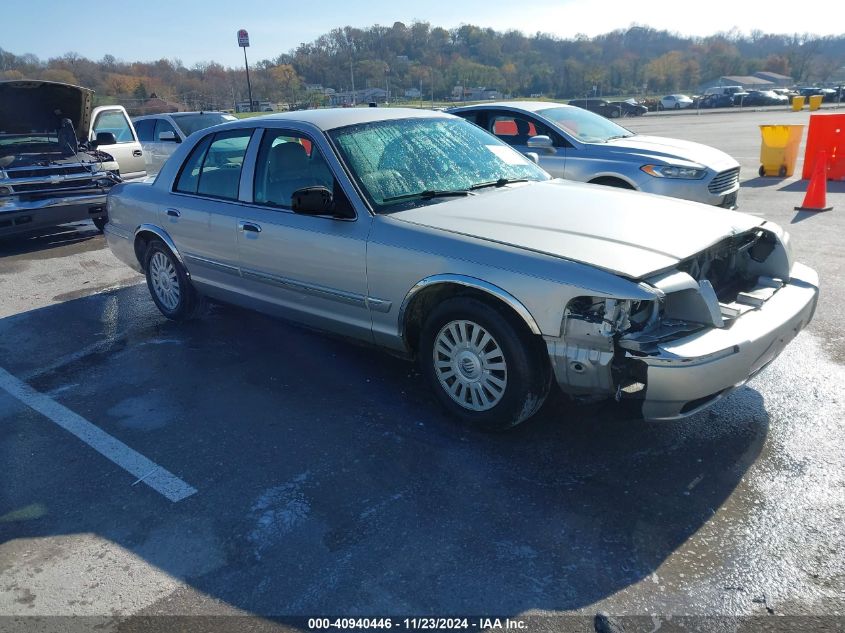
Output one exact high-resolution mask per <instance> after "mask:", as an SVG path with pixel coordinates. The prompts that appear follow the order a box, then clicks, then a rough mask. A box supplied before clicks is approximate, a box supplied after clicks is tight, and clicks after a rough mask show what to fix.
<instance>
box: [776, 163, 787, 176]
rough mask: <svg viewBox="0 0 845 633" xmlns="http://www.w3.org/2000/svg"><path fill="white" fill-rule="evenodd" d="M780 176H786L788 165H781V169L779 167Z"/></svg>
mask: <svg viewBox="0 0 845 633" xmlns="http://www.w3.org/2000/svg"><path fill="white" fill-rule="evenodd" d="M778 176H780V177H781V178H786V165H781V166H780V169H778Z"/></svg>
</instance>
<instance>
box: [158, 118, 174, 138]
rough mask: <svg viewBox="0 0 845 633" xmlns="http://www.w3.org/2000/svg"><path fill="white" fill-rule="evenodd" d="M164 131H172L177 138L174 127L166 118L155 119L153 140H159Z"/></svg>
mask: <svg viewBox="0 0 845 633" xmlns="http://www.w3.org/2000/svg"><path fill="white" fill-rule="evenodd" d="M165 132H173V135H174V136H175V137H176V138H177V139H178V138H179V135H178V134H177V133H176V128H174V127H173V126H172V125H171V124H170V121H168V120H167V119H159V120H158V121H156V128H155V140H156V141H161V135H162V134H163V133H165Z"/></svg>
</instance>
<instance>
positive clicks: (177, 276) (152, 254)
mask: <svg viewBox="0 0 845 633" xmlns="http://www.w3.org/2000/svg"><path fill="white" fill-rule="evenodd" d="M144 271H145V272H146V277H147V288H148V289H149V291H150V295H151V296H152V298H153V301H154V302H155V304H156V307H158V309H159V311H160V312H161V313H162V314H163V315H164V316H166V317H167V318H168V319H172V320H174V321H185V320H187V319H191V318H193V317H195V316H197V315H198V314H199V312H200V310H201V308H202V306H203V305H204V302H203V300H202V297H201V296H200V295H199V294H198V293H197V291H196V290H195V289H194V287H193V285H192V284H191V281H190V279H188V273H187V271H186V270H185V267H184V266H182V264H181V263H180V262H179V260H178V259H176V257H175V256H174V255H173V253H172V252H171V250H170V249H169V248H168V247H167V245H165V243H164V242H162V241H161V240H157V239H156V240H152V241H151V242H150V243H149V245H148V246H147V252H146V255H145V257H144Z"/></svg>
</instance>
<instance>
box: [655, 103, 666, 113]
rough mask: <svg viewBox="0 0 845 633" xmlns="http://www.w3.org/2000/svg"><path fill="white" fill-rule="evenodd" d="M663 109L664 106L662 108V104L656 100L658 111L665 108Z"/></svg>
mask: <svg viewBox="0 0 845 633" xmlns="http://www.w3.org/2000/svg"><path fill="white" fill-rule="evenodd" d="M665 109H666V108H664V107H663V104H662V103H659V102H658V104H657V111H658V112H661V111H662V110H665Z"/></svg>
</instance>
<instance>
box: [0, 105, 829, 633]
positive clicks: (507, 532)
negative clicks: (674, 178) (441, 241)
mask: <svg viewBox="0 0 845 633" xmlns="http://www.w3.org/2000/svg"><path fill="white" fill-rule="evenodd" d="M807 118H808V114H807V113H806V111H805V112H803V113H792V112H787V111H771V110H769V111H765V112H754V111H745V112H742V113H738V112H732V113H729V114H718V115H716V114H709V113H708V114H702V115H696V114H691V113H690V114H684V115H678V116H671V115H670V116H654V115H647V116H645V117H643V118H641V119H625V120H623V121H622V123H623V125H626V126H628V127H630V128H631V129H632V130H635V131H637V132H641V133H648V134H660V135H664V136H675V137H679V138H685V139H689V140H695V141H701V142H705V143H707V144H710V145H713V146H715V147H718V148H720V149H723V150H725V151H727V152H728V153H730V154H732V155H733V156H735V157H736V158H737V159H738V160H739V161H740V163H741V165H742V189H741V192H740V199H739V204H740V210H741V211H744V212H748V213H753V214H756V215H759V216H762V217H765V218H766V219H768V220H771V221H774V222H777V223H779V224H781V225H782V226H784V227H785V228H787V230H789V232H790V233H791V235H792V246H793V249H794V252H795V254H796V258H797V259H798V260H799V261H803V262H805V263H807V264H809V265H810V266H813V267H814V268H816V269H817V270H818V271H819V274H820V277H821V282H822V294H821V299H820V303H819V306H818V310H817V313H816V317H815V320H814V321H813V323H812V324H811V325H810V326H809V327H808V329H807V330H806V331H805V332H803V333H802V334H800V335H799V336H798V337H797V338H796V339H795V341H794V342H793V343H792V344H791V345H790V346H789V347H788V348H787V349H786V351H785V352H784V354H783V355H782V356H781V357H780V358H778V359H777V360H776V361H775V362H774V363H773V364H772V365H771V366H770V367H769V368H768V369H767V370H766V371H765V372H763V373H762V374H761V375H760V376H758V377H757V378H755V379H754V380H752V381H751V382H750V383H749V384H748V385H746V386H745V387H742V388H741V389H739V390H737V391H736V392H734V393H733V394H731V395H730V396H729V397H727V398H725V399H724V400H722V401H720V402H719V403H718V404H717V405H716V406H714V407H713V408H712V409H710V410H708V411H705V412H703V413H701V414H697V415H695V416H693V417H691V418H689V419H686V420H682V421H680V422H673V423H648V422H642V421H632V420H627V419H625V418H624V417H623V416H620V415H619V414H618V412H617V411H616V410H615V409H614V408H613V407H612V406H608V405H604V404H593V405H589V406H584V405H581V406H576V405H574V404H572V403H571V402H569V401H567V400H566V399H565V398H564V397H562V396H560V395H555V396H553V397H551V398H550V399H549V401H548V402H547V404H546V405H545V406H544V408H543V409H542V411H541V413H540V414H539V415H538V416H537V417H536V418H535V419H534V420H532V421H530V422H529V423H527V424H524V425H522V426H520V427H518V428H517V429H515V430H513V431H512V432H509V433H505V434H499V435H483V434H478V433H474V432H469V431H466V430H464V429H462V428H460V427H458V426H456V425H455V424H454V423H453V422H452V421H451V420H450V419H448V418H447V417H445V416H444V415H443V413H442V412H441V411H440V409H439V408H438V406H437V404H436V402H435V401H434V399H433V398H432V396H431V395H430V393H429V392H428V390H427V388H426V386H425V385H424V382H423V380H422V376H421V375H420V374H419V372H418V371H417V369H416V367H415V366H414V365H412V364H410V363H408V362H405V361H403V360H400V359H396V358H393V357H391V356H389V355H387V354H384V353H382V352H380V351H378V350H373V349H370V348H368V347H365V346H361V345H357V344H353V343H350V342H348V341H346V340H343V339H339V338H334V337H328V336H325V335H322V334H318V333H315V332H311V331H308V330H305V329H301V328H298V327H294V326H292V325H289V324H287V323H285V322H283V321H280V320H276V319H272V318H269V317H266V316H263V315H259V314H256V313H252V312H247V311H244V310H240V309H237V308H232V307H226V306H214V307H212V308H211V309H210V311H209V313H208V314H207V315H206V316H205V317H204V318H202V319H200V320H197V321H192V322H189V323H185V324H175V323H172V322H169V321H167V320H166V319H165V318H164V317H162V316H161V315H160V314H159V312H158V311H157V310H156V309H155V306H154V305H153V303H152V301H151V299H150V298H149V294H148V291H147V288H146V286H145V285H144V283H143V280H142V278H141V277H140V276H138V275H136V274H135V273H134V272H132V271H131V270H129V269H127V268H126V267H124V266H123V265H122V264H120V263H119V262H118V261H117V260H116V259H114V258H113V257H112V256H111V254H110V252H109V251H108V249H107V248H106V247H105V244H104V241H103V238H102V237H101V236H100V235H99V234H97V233H96V231H95V230H94V228H93V226H92V225H90V224H89V223H79V224H77V225H72V226H66V227H62V228H61V229H57V230H55V231H44V232H42V233H40V234H37V235H35V236H30V237H28V238H25V239H20V238H18V239H15V240H6V241H3V242H0V297H2V302H1V303H0V464H2V469H0V472H2V478H0V630H4V628H9V629H15V630H22V631H23V630H27V631H28V630H33V627H36V626H40V625H42V624H43V625H44V626H45V627H46V628H45V629H44V630H52V629H54V628H59V627H60V626H63V627H71V626H74V625H79V626H84V627H93V626H97V627H98V628H99V629H100V630H105V631H133V630H140V629H141V628H148V627H150V626H153V627H154V626H156V625H157V626H159V627H161V628H167V627H169V626H170V625H173V623H174V622H176V621H174V620H169V619H167V618H166V617H163V616H200V615H202V616H209V615H212V616H213V615H217V616H224V615H225V616H230V617H229V618H221V619H218V620H213V621H207V620H206V621H201V620H196V619H194V620H191V619H183V620H179V621H178V622H179V626H180V627H181V628H182V629H184V630H193V628H192V627H194V628H196V630H208V629H209V628H210V627H211V626H212V624H215V625H219V624H220V623H221V622H222V623H224V624H223V626H225V627H229V628H231V627H232V626H235V628H237V629H240V630H247V629H249V628H250V627H253V630H259V628H261V627H264V628H267V629H279V630H314V629H315V628H316V623H311V624H314V625H315V626H311V627H309V623H308V620H307V618H309V617H315V616H347V617H352V616H354V617H386V616H392V617H393V618H394V625H393V628H402V629H407V628H414V627H411V626H410V625H409V624H405V625H402V624H401V620H403V619H404V618H405V617H411V616H416V617H420V616H441V617H445V616H450V615H467V616H472V617H473V618H475V619H474V620H471V624H472V625H473V626H471V627H470V628H471V629H472V630H484V629H491V630H492V629H494V628H495V627H494V625H493V624H490V626H484V625H485V622H483V621H482V620H481V619H480V618H481V616H488V615H496V616H499V617H501V618H510V619H511V620H512V621H514V622H520V621H521V622H523V623H524V624H525V623H527V625H526V626H527V627H528V630H564V629H566V630H569V629H571V630H585V631H586V630H592V624H591V619H590V618H591V617H592V616H593V615H594V614H595V613H596V612H598V611H603V612H607V613H610V614H611V615H613V616H614V617H621V618H623V619H622V620H620V621H621V622H622V623H623V624H625V630H626V631H635V630H643V631H651V630H658V628H659V629H660V630H661V631H666V630H680V629H678V628H677V627H678V626H679V623H684V622H687V623H690V627H692V625H693V624H694V623H698V624H697V625H698V626H702V627H704V628H702V629H701V630H717V629H719V628H720V627H721V628H722V630H758V627H763V626H769V625H771V624H772V622H775V623H776V624H775V626H777V625H780V626H782V625H784V623H787V624H789V625H790V626H792V624H794V626H795V627H796V628H803V629H806V630H809V629H808V627H809V626H810V624H809V623H811V622H815V624H814V625H813V626H812V627H811V628H816V629H820V630H821V629H824V627H829V628H828V629H827V630H842V627H843V625H845V620H843V616H845V574H843V570H844V569H845V531H843V517H845V494H843V491H845V451H843V449H842V447H843V444H845V441H844V440H845V432H843V413H842V412H843V409H844V408H845V395H844V394H843V390H842V387H841V385H842V384H843V382H845V381H844V380H843V379H845V370H843V362H845V337H843V334H842V322H843V319H842V307H843V306H844V305H845V303H843V287H844V286H845V281H843V275H842V271H843V265H842V264H843V245H842V242H843V238H845V220H843V218H845V183H842V182H830V183H828V194H827V195H828V202H829V203H830V204H832V206H833V207H834V210H833V211H830V212H827V213H819V214H812V213H805V212H803V213H802V212H796V211H794V209H793V208H794V207H795V206H798V205H800V203H801V201H802V199H803V195H804V191H805V190H806V185H807V182H806V181H801V180H799V178H800V171H801V164H800V162H799V166H798V169H797V171H796V175H795V176H794V177H792V178H788V179H780V178H759V177H758V176H757V168H758V166H759V150H760V132H759V125H761V124H782V123H804V124H806V122H807ZM802 156H803V145H802ZM690 230H695V218H690ZM253 615H257V616H261V617H262V619H261V620H258V621H255V620H239V619H235V617H236V616H253ZM36 616H37V617H36ZM67 616H87V617H88V618H89V619H84V618H80V617H77V618H75V619H74V618H67ZM280 616H283V617H282V619H278V618H279V617H280ZM290 616H300V617H302V618H304V619H302V620H285V619H284V618H285V617H290ZM626 616H627V617H630V618H632V619H627V620H626V619H625V618H626ZM634 616H637V617H636V618H635V617H634ZM684 616H688V617H689V618H692V619H688V620H684ZM704 616H708V617H712V616H722V617H730V618H740V619H738V620H727V621H723V620H718V619H716V620H711V619H704ZM775 616H785V618H781V619H780V620H774V618H775ZM813 617H817V618H821V619H820V620H818V621H814V620H812V618H813ZM139 618H141V619H139ZM696 618H697V619H696ZM789 618H793V619H789ZM397 621H399V622H400V625H399V626H397V625H396V624H395V622H397ZM702 623H703V624H702ZM737 623H739V624H737ZM777 623H779V624H777ZM816 625H817V626H816ZM732 626H733V628H730V627H732ZM16 627H17V628H16ZM655 627H656V628H655ZM661 627H662V628H661ZM673 627H676V628H673ZM725 627H727V628H725ZM742 627H747V628H742ZM416 628H422V627H416ZM682 628H683V627H682ZM684 630H691V628H685V629H684ZM784 630H790V629H784Z"/></svg>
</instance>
